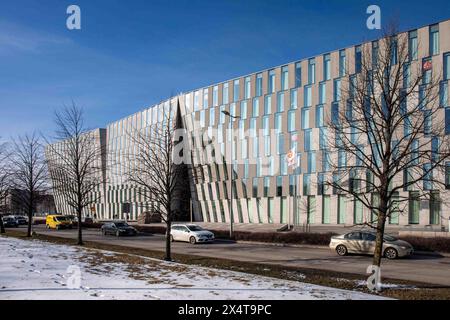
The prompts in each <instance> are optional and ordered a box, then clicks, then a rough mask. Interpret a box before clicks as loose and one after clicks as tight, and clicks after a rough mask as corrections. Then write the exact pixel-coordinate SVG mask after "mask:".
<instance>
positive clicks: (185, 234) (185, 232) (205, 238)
mask: <svg viewBox="0 0 450 320" xmlns="http://www.w3.org/2000/svg"><path fill="white" fill-rule="evenodd" d="M170 240H171V241H172V242H173V241H184V242H190V243H192V244H196V243H197V242H213V241H214V233H212V232H211V231H208V230H205V229H203V228H202V227H200V226H198V225H195V224H174V225H172V228H171V230H170Z"/></svg>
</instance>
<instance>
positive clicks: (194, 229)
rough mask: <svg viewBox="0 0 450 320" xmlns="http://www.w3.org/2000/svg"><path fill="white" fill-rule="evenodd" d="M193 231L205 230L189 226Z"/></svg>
mask: <svg viewBox="0 0 450 320" xmlns="http://www.w3.org/2000/svg"><path fill="white" fill-rule="evenodd" d="M187 227H188V229H189V230H191V231H202V230H203V229H202V228H201V227H199V226H187Z"/></svg>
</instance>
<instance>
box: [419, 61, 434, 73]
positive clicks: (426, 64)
mask: <svg viewBox="0 0 450 320" xmlns="http://www.w3.org/2000/svg"><path fill="white" fill-rule="evenodd" d="M422 68H423V71H428V70H431V69H432V68H433V64H432V63H431V60H427V61H425V62H424V63H423V66H422Z"/></svg>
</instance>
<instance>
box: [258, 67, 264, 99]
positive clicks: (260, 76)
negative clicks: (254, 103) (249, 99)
mask: <svg viewBox="0 0 450 320" xmlns="http://www.w3.org/2000/svg"><path fill="white" fill-rule="evenodd" d="M262 80H263V75H262V73H258V74H257V75H256V96H257V97H260V96H262V94H263V90H262Z"/></svg>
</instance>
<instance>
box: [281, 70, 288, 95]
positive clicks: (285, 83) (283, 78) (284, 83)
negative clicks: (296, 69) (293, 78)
mask: <svg viewBox="0 0 450 320" xmlns="http://www.w3.org/2000/svg"><path fill="white" fill-rule="evenodd" d="M287 89H289V69H288V66H284V67H282V68H281V90H287Z"/></svg>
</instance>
